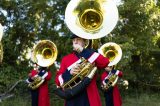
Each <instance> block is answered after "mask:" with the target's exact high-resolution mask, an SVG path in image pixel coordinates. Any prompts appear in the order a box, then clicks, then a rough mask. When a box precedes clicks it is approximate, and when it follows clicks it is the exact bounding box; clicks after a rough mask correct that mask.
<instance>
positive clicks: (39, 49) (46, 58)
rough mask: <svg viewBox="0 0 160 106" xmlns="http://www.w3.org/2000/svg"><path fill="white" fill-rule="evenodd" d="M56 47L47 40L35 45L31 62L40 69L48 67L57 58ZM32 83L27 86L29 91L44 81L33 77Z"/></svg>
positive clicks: (39, 77) (37, 76) (38, 77)
mask: <svg viewBox="0 0 160 106" xmlns="http://www.w3.org/2000/svg"><path fill="white" fill-rule="evenodd" d="M57 53H58V52H57V47H56V45H55V44H54V43H53V42H51V41H49V40H42V41H40V42H38V43H37V45H35V47H34V49H33V54H32V61H33V62H35V63H37V64H38V65H39V66H41V67H49V66H50V65H52V64H53V63H54V61H55V60H56V58H57ZM32 79H33V81H32V82H31V83H29V84H28V87H29V88H31V89H33V90H34V89H37V88H38V87H39V86H40V85H41V84H42V83H43V82H44V81H45V79H44V78H42V76H39V75H35V76H34V77H33V78H32Z"/></svg>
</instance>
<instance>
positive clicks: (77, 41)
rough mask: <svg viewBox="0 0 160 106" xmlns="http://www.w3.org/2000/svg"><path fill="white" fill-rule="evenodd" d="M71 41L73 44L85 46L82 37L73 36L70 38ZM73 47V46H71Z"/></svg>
mask: <svg viewBox="0 0 160 106" xmlns="http://www.w3.org/2000/svg"><path fill="white" fill-rule="evenodd" d="M72 43H73V45H75V44H78V45H80V46H82V47H84V46H85V42H84V39H82V38H74V39H73V40H72ZM73 47H74V46H73Z"/></svg>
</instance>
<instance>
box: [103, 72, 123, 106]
mask: <svg viewBox="0 0 160 106" xmlns="http://www.w3.org/2000/svg"><path fill="white" fill-rule="evenodd" d="M111 73H114V74H117V75H118V76H119V77H122V71H119V70H112V71H111ZM108 75H109V72H108V71H105V72H103V73H102V75H101V82H102V84H103V83H105V82H106V81H107V79H106V77H107V76H108ZM105 80H106V81H105ZM104 97H105V103H106V106H122V100H121V96H120V92H119V89H118V86H117V85H115V86H114V87H111V88H109V89H107V90H105V91H104Z"/></svg>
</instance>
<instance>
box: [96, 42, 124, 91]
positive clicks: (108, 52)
mask: <svg viewBox="0 0 160 106" xmlns="http://www.w3.org/2000/svg"><path fill="white" fill-rule="evenodd" d="M99 53H100V54H102V55H103V56H105V57H107V58H109V61H110V63H109V64H108V66H112V67H113V65H116V64H117V63H118V62H119V61H120V59H121V57H122V50H121V48H120V46H119V45H118V44H116V43H113V42H109V43H106V44H104V45H102V46H101V47H100V49H99ZM105 80H106V81H105V82H106V83H105V84H103V85H102V88H103V89H108V88H110V87H111V86H114V85H115V84H116V83H117V81H118V75H116V73H113V72H109V74H108V76H107V77H106V78H105Z"/></svg>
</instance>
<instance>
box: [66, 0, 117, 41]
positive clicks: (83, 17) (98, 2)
mask: <svg viewBox="0 0 160 106" xmlns="http://www.w3.org/2000/svg"><path fill="white" fill-rule="evenodd" d="M117 21H118V9H117V7H116V4H115V3H114V2H113V0H76V1H75V0H71V1H70V2H69V4H68V5H67V8H66V11H65V23H66V25H67V26H68V28H69V29H70V30H71V31H72V32H73V33H74V34H76V35H77V36H79V37H81V38H84V39H98V38H101V37H104V36H106V35H107V34H109V33H110V32H111V31H112V30H113V29H114V27H115V26H116V24H117Z"/></svg>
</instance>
